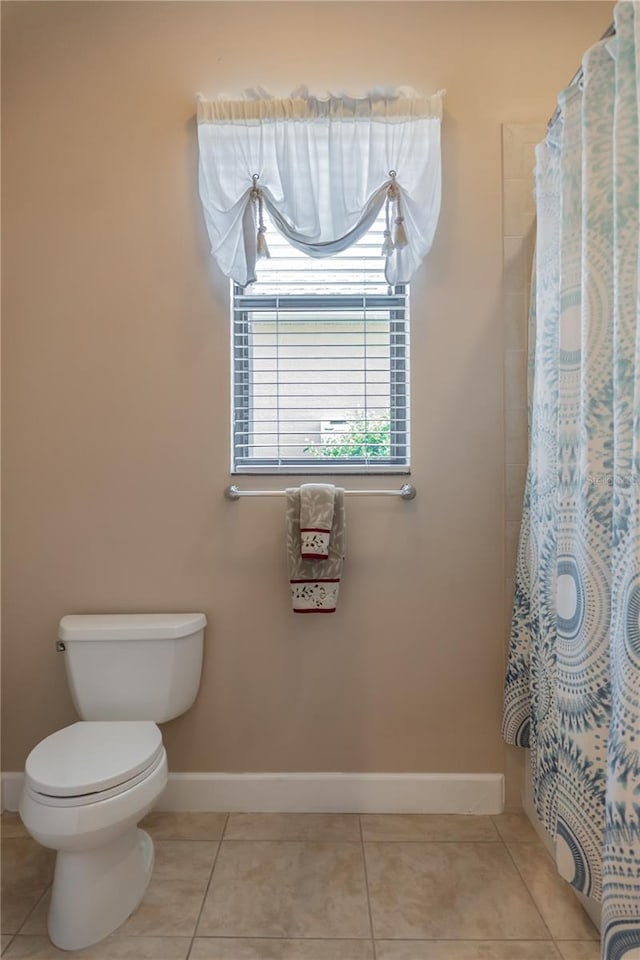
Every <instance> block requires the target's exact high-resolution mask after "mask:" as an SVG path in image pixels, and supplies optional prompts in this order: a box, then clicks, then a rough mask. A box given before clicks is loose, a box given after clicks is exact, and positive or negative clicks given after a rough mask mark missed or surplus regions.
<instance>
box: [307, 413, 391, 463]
mask: <svg viewBox="0 0 640 960" xmlns="http://www.w3.org/2000/svg"><path fill="white" fill-rule="evenodd" d="M304 452H305V453H307V454H309V455H310V456H312V457H389V456H390V455H391V425H390V421H389V414H388V413H386V414H382V415H381V416H379V417H372V416H369V417H366V418H365V417H363V416H358V415H357V414H354V415H353V416H349V417H348V421H347V424H346V426H345V429H344V430H339V431H336V432H335V433H332V434H329V435H328V436H325V437H323V438H322V440H321V441H320V443H319V444H310V445H309V446H308V447H305V448H304Z"/></svg>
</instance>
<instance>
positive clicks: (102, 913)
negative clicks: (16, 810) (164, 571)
mask: <svg viewBox="0 0 640 960" xmlns="http://www.w3.org/2000/svg"><path fill="white" fill-rule="evenodd" d="M205 625H206V618H205V616H204V614H201V613H199V614H130V615H129V614H116V615H114V614H106V615H89V616H84V615H83V616H71V617H68V616H67V617H64V618H63V619H62V621H61V622H60V627H59V632H58V637H59V643H58V649H59V650H60V651H61V652H63V653H64V654H65V668H66V672H67V679H68V681H69V686H70V689H71V694H72V697H73V701H74V704H75V706H76V709H77V710H78V713H79V715H80V717H82V718H83V719H81V720H80V721H78V722H77V723H73V724H71V725H70V726H68V727H64V728H63V729H62V730H58V731H57V732H56V733H53V734H51V736H49V737H47V738H46V739H45V740H43V741H42V742H41V743H39V744H38V745H37V746H36V747H34V749H33V750H32V751H31V753H30V754H29V756H28V757H27V761H26V765H25V776H24V786H23V790H22V796H21V800H20V816H21V818H22V820H23V822H24V825H25V827H26V828H27V830H28V831H29V833H30V834H31V836H32V837H34V839H35V840H37V841H38V842H40V843H41V844H43V846H45V847H50V848H51V849H53V850H56V851H57V855H56V864H55V870H54V876H53V886H52V890H51V903H50V906H49V915H48V920H47V926H48V932H49V936H50V938H51V940H52V941H53V943H54V944H55V945H56V946H57V947H59V948H60V949H62V950H79V949H81V948H83V947H88V946H90V945H91V944H94V943H97V942H98V941H99V940H102V939H103V938H104V937H106V936H108V935H109V934H110V933H113V931H114V930H115V929H117V927H119V926H120V925H121V924H122V923H124V922H125V920H126V919H127V917H128V916H129V915H130V914H131V913H132V912H133V911H134V910H135V908H136V907H137V905H138V904H139V903H140V901H141V900H142V898H143V896H144V893H145V890H146V888H147V885H148V883H149V880H150V878H151V872H152V869H153V843H152V840H151V838H150V837H149V835H148V834H147V833H145V831H144V830H141V829H139V827H138V823H139V822H140V820H141V819H142V817H144V815H145V814H146V813H147V812H148V811H149V810H151V808H152V807H153V806H154V804H155V803H156V801H157V799H158V797H159V796H160V794H161V793H162V791H163V789H164V787H165V786H166V783H167V779H168V773H167V754H166V751H165V748H164V746H163V743H162V735H161V733H160V729H159V727H158V726H157V723H162V722H164V721H167V720H171V719H173V718H174V717H177V716H180V714H182V713H184V712H185V711H186V710H188V709H189V708H190V706H191V705H192V703H193V701H194V700H195V697H196V694H197V691H198V687H199V684H200V675H201V669H202V651H203V637H204V627H205Z"/></svg>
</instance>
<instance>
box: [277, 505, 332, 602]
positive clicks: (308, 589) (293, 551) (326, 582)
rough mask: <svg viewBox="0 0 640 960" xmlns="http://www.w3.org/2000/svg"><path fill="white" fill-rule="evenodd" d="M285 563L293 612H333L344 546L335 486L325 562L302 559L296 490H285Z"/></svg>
mask: <svg viewBox="0 0 640 960" xmlns="http://www.w3.org/2000/svg"><path fill="white" fill-rule="evenodd" d="M286 493H287V516H286V525H287V560H288V564H289V584H290V586H291V604H292V607H293V612H294V613H335V610H336V606H337V603H338V591H339V589H340V577H341V575H342V561H343V559H344V552H345V543H346V522H345V509H344V490H342V489H341V488H340V487H335V496H334V503H333V523H332V525H331V536H330V540H329V555H328V557H327V559H326V560H304V559H303V557H302V552H301V534H300V507H301V496H300V488H299V487H289V488H288V489H287V492H286Z"/></svg>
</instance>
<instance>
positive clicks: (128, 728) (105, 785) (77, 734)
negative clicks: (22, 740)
mask: <svg viewBox="0 0 640 960" xmlns="http://www.w3.org/2000/svg"><path fill="white" fill-rule="evenodd" d="M162 750H163V747H162V736H161V734H160V730H159V729H158V727H157V726H156V725H155V723H152V722H151V721H148V720H132V721H129V720H127V721H119V720H118V721H115V720H108V721H102V720H97V721H94V720H84V721H80V722H79V723H73V724H71V726H70V727H64V729H62V730H58V731H57V732H56V733H52V734H51V736H50V737H47V738H46V740H43V741H42V743H39V744H38V746H37V747H34V749H33V750H32V751H31V753H30V754H29V756H28V757H27V762H26V765H25V774H26V777H27V779H28V781H29V785H30V786H31V789H32V790H35V791H36V792H37V793H43V794H46V795H48V796H52V797H73V796H81V795H83V794H89V793H98V792H100V791H103V790H108V789H109V788H110V787H115V786H117V785H118V784H120V783H124V782H125V781H126V780H130V779H131V778H132V777H135V776H136V775H137V774H139V773H141V772H142V771H143V770H145V769H146V768H147V767H149V766H150V765H151V764H152V763H154V761H155V760H156V759H157V758H158V756H159V755H160V754H161V753H162Z"/></svg>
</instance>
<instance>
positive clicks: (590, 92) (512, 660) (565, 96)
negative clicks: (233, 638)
mask: <svg viewBox="0 0 640 960" xmlns="http://www.w3.org/2000/svg"><path fill="white" fill-rule="evenodd" d="M615 26H616V34H615V37H614V38H612V39H609V40H606V41H601V42H600V43H598V44H596V45H595V46H594V47H593V48H591V49H590V50H589V51H588V52H587V53H586V55H585V58H584V62H583V80H582V83H581V84H580V85H578V84H576V85H574V86H571V87H569V88H568V89H567V90H565V91H564V92H563V93H562V94H561V95H560V97H559V105H560V108H561V119H560V121H559V122H557V123H556V124H554V125H552V127H551V129H550V130H549V132H548V135H547V138H546V140H545V141H544V142H543V143H541V144H539V145H538V148H537V152H536V160H537V165H536V199H537V213H538V225H537V244H536V262H535V294H534V297H533V299H532V308H531V309H532V322H533V323H534V324H535V330H536V333H535V361H534V382H533V391H532V397H531V410H530V426H531V440H530V457H529V468H528V473H527V484H526V491H525V501H524V509H523V518H522V527H521V534H520V543H519V549H518V563H517V571H516V590H515V601H514V613H513V622H512V632H511V643H510V649H509V656H508V664H507V673H506V681H505V703H504V720H503V734H504V737H505V739H506V740H507V742H509V743H512V744H516V745H519V746H528V747H530V750H531V763H532V767H533V786H534V803H535V807H536V811H537V814H538V817H539V818H540V820H541V822H542V823H543V825H544V826H545V828H546V829H547V831H548V832H549V833H550V834H551V835H552V836H553V837H554V838H555V845H556V860H557V865H558V870H559V872H560V873H561V875H562V876H563V877H565V878H566V879H567V880H568V881H569V882H570V883H572V884H573V885H574V886H575V887H576V888H577V889H578V890H580V891H582V892H583V893H585V894H586V895H587V896H591V897H594V898H596V899H601V900H602V956H603V958H604V960H619V958H625V960H632V958H633V960H637V958H640V419H639V418H640V312H639V301H638V272H639V262H638V256H639V252H640V251H639V244H638V231H639V228H640V217H639V209H638V201H639V191H638V177H639V165H638V154H639V145H638V111H639V107H640V4H638V3H637V2H630V0H625V2H622V3H619V4H618V6H617V7H616V9H615Z"/></svg>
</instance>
